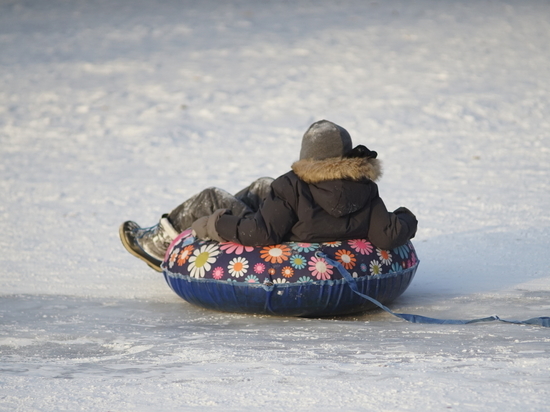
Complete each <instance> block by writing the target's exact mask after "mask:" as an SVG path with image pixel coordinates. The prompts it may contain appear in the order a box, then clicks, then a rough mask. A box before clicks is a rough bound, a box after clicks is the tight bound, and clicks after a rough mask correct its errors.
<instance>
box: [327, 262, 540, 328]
mask: <svg viewBox="0 0 550 412" xmlns="http://www.w3.org/2000/svg"><path fill="white" fill-rule="evenodd" d="M317 254H318V255H319V256H320V257H322V258H324V259H325V260H326V261H327V262H328V263H330V264H331V265H332V266H334V267H336V268H337V269H338V271H339V272H340V274H341V275H342V277H343V278H344V279H345V280H346V282H347V283H348V285H349V287H350V288H351V290H352V291H353V292H355V293H356V294H357V295H359V296H361V297H362V298H364V299H367V300H368V301H370V302H372V303H374V304H375V305H376V306H378V307H379V308H380V309H383V310H385V311H386V312H388V313H391V314H392V315H393V316H396V317H398V318H401V319H403V320H406V321H407V322H412V323H431V324H439V325H467V324H469V323H478V322H492V321H495V320H498V321H499V322H505V323H515V324H518V325H538V326H544V327H546V328H548V327H550V317H548V316H543V317H539V318H532V319H527V320H507V319H501V318H499V317H498V316H496V315H495V316H489V317H487V318H480V319H472V320H459V319H436V318H429V317H426V316H421V315H412V314H408V313H395V312H393V311H392V310H390V309H389V308H388V307H387V306H384V305H383V304H382V303H380V302H378V301H377V300H376V299H374V298H371V297H370V296H368V295H365V294H364V293H361V292H359V289H358V287H357V282H355V279H354V278H353V276H351V275H350V274H349V272H348V271H347V270H346V269H345V268H344V266H343V265H342V264H341V263H340V262H338V261H336V260H334V259H331V258H329V257H328V256H327V255H326V254H325V253H323V252H317Z"/></svg>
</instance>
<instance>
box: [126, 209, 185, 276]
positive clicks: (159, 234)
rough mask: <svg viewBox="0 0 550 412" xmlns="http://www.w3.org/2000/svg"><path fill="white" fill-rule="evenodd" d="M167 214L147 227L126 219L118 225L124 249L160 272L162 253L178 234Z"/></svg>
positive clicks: (164, 252)
mask: <svg viewBox="0 0 550 412" xmlns="http://www.w3.org/2000/svg"><path fill="white" fill-rule="evenodd" d="M167 216H168V215H164V216H162V218H161V219H160V222H159V223H158V224H157V225H155V226H152V227H148V228H141V227H139V225H138V224H137V223H136V222H132V221H127V222H124V223H123V224H122V225H120V228H119V231H118V233H119V235H120V240H121V241H122V244H123V246H124V247H125V248H126V250H127V251H128V252H130V253H131V254H132V255H134V256H135V257H137V258H139V259H141V260H143V261H144V262H145V263H147V264H148V265H149V266H150V267H151V268H153V269H155V270H156V271H157V272H162V269H161V267H160V265H161V263H162V261H163V260H164V255H165V254H166V251H167V250H168V247H169V246H170V243H172V240H174V239H175V238H176V236H178V235H179V233H178V232H177V231H176V230H175V229H174V227H173V226H172V224H171V223H170V221H169V220H168V218H167Z"/></svg>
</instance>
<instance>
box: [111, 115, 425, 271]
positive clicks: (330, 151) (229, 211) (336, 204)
mask: <svg viewBox="0 0 550 412" xmlns="http://www.w3.org/2000/svg"><path fill="white" fill-rule="evenodd" d="M376 157H377V153H376V152H374V151H370V150H369V149H367V148H366V147H365V146H361V145H360V146H357V147H355V148H353V146H352V142H351V137H350V135H349V133H348V132H347V131H346V130H345V129H344V128H342V127H340V126H338V125H336V124H334V123H332V122H329V121H327V120H321V121H318V122H315V123H313V124H312V125H311V126H310V127H309V129H308V130H307V131H306V133H305V134H304V136H303V138H302V147H301V150H300V160H298V161H297V162H295V163H294V164H293V165H292V171H290V172H288V173H286V174H284V175H282V176H280V177H279V178H277V179H275V180H273V179H271V178H261V179H258V180H256V181H255V182H253V183H252V184H251V185H250V186H249V187H247V188H245V189H243V190H242V191H240V192H239V193H237V194H236V195H234V196H233V195H231V194H229V193H227V192H225V191H223V190H221V189H218V188H209V189H206V190H204V191H202V192H201V193H199V194H197V195H195V196H193V197H191V198H190V199H189V200H187V201H186V202H184V203H182V204H181V205H180V206H178V207H177V208H175V209H174V210H173V211H172V212H170V213H169V214H166V215H164V216H162V218H161V219H160V222H159V223H158V224H157V225H155V226H153V227H150V228H141V227H139V225H137V224H136V223H135V222H131V221H128V222H124V223H123V224H122V225H121V227H120V230H119V234H120V238H121V240H122V244H123V245H124V247H125V248H126V249H127V250H128V251H129V252H130V253H131V254H133V255H134V256H136V257H138V258H140V259H142V260H144V261H145V262H146V263H147V264H148V265H149V266H151V267H152V268H153V269H155V270H158V271H161V268H160V264H161V263H162V261H163V260H164V255H165V253H166V250H167V249H168V246H169V245H170V243H171V241H172V240H173V239H174V238H175V237H176V236H177V235H178V234H179V233H181V232H182V231H184V230H186V229H188V228H189V227H191V228H192V229H193V230H194V231H195V235H196V236H197V237H198V238H200V239H212V240H215V241H218V242H225V241H230V242H236V243H240V244H242V245H246V246H258V245H274V244H278V243H281V242H283V241H299V242H310V243H313V242H323V241H334V240H345V239H359V238H365V237H366V238H367V239H369V241H370V242H371V243H372V244H374V245H375V246H376V247H379V248H381V249H393V248H396V247H398V246H401V245H403V244H405V243H407V241H408V240H409V239H411V238H413V237H414V235H415V233H416V228H417V220H416V217H415V216H414V215H413V214H412V213H411V212H410V211H409V210H408V209H406V208H404V207H400V208H399V209H397V210H395V211H394V212H393V213H391V212H388V210H387V209H386V206H385V205H384V202H383V201H382V199H381V198H380V196H379V194H378V186H377V185H376V183H374V182H375V181H376V180H377V179H378V178H379V177H380V176H381V165H380V161H379V160H378V159H377V158H376Z"/></svg>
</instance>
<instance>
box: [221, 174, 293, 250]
mask: <svg viewBox="0 0 550 412" xmlns="http://www.w3.org/2000/svg"><path fill="white" fill-rule="evenodd" d="M288 190H292V187H291V185H290V183H289V182H288V181H285V180H280V179H277V180H276V181H274V182H273V184H272V185H271V191H270V193H269V194H268V195H267V197H266V198H265V199H264V201H263V203H262V204H261V205H260V208H259V210H258V211H257V212H256V213H254V214H250V215H247V216H245V217H242V218H240V217H238V216H233V215H231V214H224V215H222V216H220V218H219V220H218V221H217V222H216V231H217V232H218V234H219V236H220V237H221V238H223V239H227V240H229V241H231V242H236V243H239V244H241V245H245V246H262V245H274V244H278V243H281V242H282V241H283V239H284V238H285V236H286V235H287V234H288V232H290V230H291V229H292V226H294V224H295V223H296V221H297V217H296V214H295V212H294V209H293V206H292V205H291V204H290V203H289V202H288V201H286V200H285V198H292V196H286V195H285V192H287V191H288Z"/></svg>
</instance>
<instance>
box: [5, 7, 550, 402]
mask: <svg viewBox="0 0 550 412" xmlns="http://www.w3.org/2000/svg"><path fill="white" fill-rule="evenodd" d="M549 16H550V3H548V2H546V1H531V0H526V1H521V2H520V1H485V0H480V1H427V0H423V1H405V0H403V1H360V0H350V1H338V2H335V1H328V0H327V1H325V0H319V1H297V2H286V1H256V2H255V1H251V0H242V1H237V0H230V1H218V2H215V1H199V0H196V1H176V0H159V1H155V2H153V1H145V0H133V1H112V0H110V1H107V0H64V1H62V0H49V1H47V2H46V1H39V0H0V227H1V233H0V250H1V253H0V410H2V411H4V410H6V411H34V410H36V411H59V410H70V411H74V410H90V411H98V410H101V411H115V410H116V411H151V410H165V411H172V410H174V411H175V410H180V409H186V408H192V407H195V408H196V409H210V408H211V409H223V410H257V409H259V408H260V407H261V408H262V409H264V410H327V411H328V410H335V409H341V410H346V411H348V410H373V411H405V410H412V411H441V410H447V409H448V410H460V411H497V410H498V411H518V410H521V411H545V410H549V406H548V396H549V395H550V373H549V370H550V330H548V329H546V328H540V327H525V326H517V325H507V324H502V323H490V324H478V325H470V326H460V327H457V326H434V325H413V324H408V323H405V322H403V321H400V320H398V319H395V318H392V317H391V316H390V315H387V314H385V313H382V312H377V311H375V312H372V313H367V314H364V315H360V316H355V317H348V318H341V319H289V318H272V317H261V316H242V315H234V314H224V313H217V312H210V311H205V310H202V309H198V308H196V307H192V306H191V305H189V304H187V303H186V302H184V301H182V300H181V299H179V298H178V297H177V296H176V295H175V294H174V293H173V292H172V291H171V290H170V289H169V288H168V286H167V285H166V284H165V282H164V280H163V279H162V277H161V276H160V275H159V274H158V273H156V272H153V271H151V270H150V269H148V268H147V266H146V265H145V264H143V263H141V262H140V261H138V260H137V259H135V258H133V257H131V256H130V255H129V254H127V253H126V252H125V251H124V250H123V249H122V246H121V245H120V242H119V240H118V235H117V229H118V225H119V224H120V223H121V222H122V221H124V220H127V219H133V220H136V221H138V222H139V223H141V224H143V225H150V224H154V223H156V221H157V220H158V217H159V216H160V214H162V213H163V212H166V211H169V210H170V209H171V208H173V207H175V206H176V205H177V204H178V203H179V202H180V201H181V200H183V199H185V198H186V197H187V196H190V195H192V194H194V193H195V192H197V191H199V190H200V189H202V188H204V187H206V186H210V185H215V186H221V187H223V188H226V189H227V190H230V191H236V190H238V189H239V188H240V187H241V186H243V185H245V184H247V183H248V182H249V181H250V180H252V179H255V178H257V177H260V176H262V175H271V176H276V175H279V174H282V173H284V172H286V171H287V170H288V168H289V165H290V163H292V161H294V160H296V158H297V153H298V148H299V142H300V138H301V135H302V133H303V132H304V131H305V129H306V128H307V126H308V125H309V124H310V123H311V122H313V121H315V120H318V119H321V118H327V119H330V120H332V121H334V122H337V123H339V124H341V125H343V126H344V127H346V128H348V130H349V131H350V132H351V134H352V136H353V137H354V139H355V142H356V143H363V144H366V145H367V146H369V147H370V148H372V149H375V150H377V151H378V152H379V154H380V158H382V159H383V160H384V162H385V176H384V178H383V180H382V181H381V183H380V190H381V195H382V197H383V198H384V200H385V201H386V204H387V205H388V207H390V208H396V207H398V206H400V205H404V206H407V207H409V208H410V209H412V210H413V211H414V212H415V213H416V214H417V216H418V218H419V221H420V230H419V233H418V235H417V238H416V239H415V245H416V248H417V251H418V254H419V256H420V259H421V264H420V269H419V271H418V273H417V276H416V278H415V280H414V281H413V283H412V285H411V287H410V288H409V290H408V291H407V292H406V293H405V294H404V295H403V296H402V297H401V298H400V299H399V300H397V301H396V302H395V303H394V304H392V305H391V307H392V309H394V310H395V311H402V312H412V313H419V314H423V315H428V316H436V317H453V318H473V317H481V316H486V315H491V314H499V315H500V316H502V317H504V318H513V319H527V318H530V317H535V316H543V315H545V316H548V315H550V269H549V267H550V257H549V253H548V245H549V244H550V218H549V215H548V208H549V206H550V41H549V40H550V19H549Z"/></svg>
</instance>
